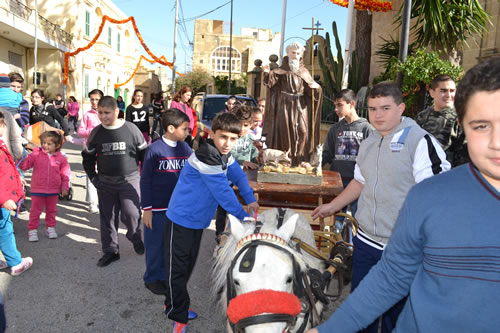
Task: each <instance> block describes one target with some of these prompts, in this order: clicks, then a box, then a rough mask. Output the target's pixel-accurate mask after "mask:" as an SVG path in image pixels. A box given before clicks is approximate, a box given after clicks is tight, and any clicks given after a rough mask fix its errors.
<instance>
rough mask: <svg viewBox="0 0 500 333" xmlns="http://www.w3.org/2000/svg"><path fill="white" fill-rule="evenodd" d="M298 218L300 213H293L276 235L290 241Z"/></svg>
mask: <svg viewBox="0 0 500 333" xmlns="http://www.w3.org/2000/svg"><path fill="white" fill-rule="evenodd" d="M298 220H299V214H293V215H292V216H291V217H290V218H288V220H286V222H285V223H283V225H282V226H281V228H279V229H278V232H277V233H276V235H277V236H279V237H281V238H283V239H284V240H285V241H286V242H288V241H289V240H290V238H291V237H292V236H293V233H294V232H295V227H296V226H297V221H298Z"/></svg>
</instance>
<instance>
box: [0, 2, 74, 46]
mask: <svg viewBox="0 0 500 333" xmlns="http://www.w3.org/2000/svg"><path fill="white" fill-rule="evenodd" d="M0 31H1V33H2V35H3V36H4V37H5V38H7V39H10V40H12V41H14V42H17V43H19V44H21V45H23V46H26V47H33V44H34V37H35V10H34V9H32V8H29V7H28V6H26V5H24V4H23V3H21V2H20V1H18V0H0ZM37 37H38V40H39V47H40V48H57V49H61V50H63V51H69V50H70V48H71V42H72V40H73V35H72V34H70V33H68V32H67V31H65V30H63V29H62V28H61V27H60V26H59V25H57V24H55V23H53V22H51V21H49V20H47V19H46V18H45V17H43V16H42V15H40V14H38V33H37Z"/></svg>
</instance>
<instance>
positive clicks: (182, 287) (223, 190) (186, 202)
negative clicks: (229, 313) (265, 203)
mask: <svg viewBox="0 0 500 333" xmlns="http://www.w3.org/2000/svg"><path fill="white" fill-rule="evenodd" d="M240 129H241V125H240V120H239V119H238V118H237V117H236V116H235V115H234V114H232V113H230V112H226V113H219V114H218V115H217V116H216V117H215V118H214V120H213V122H212V132H213V133H214V134H213V139H209V140H207V141H206V143H205V144H203V145H201V146H200V148H198V149H197V150H196V152H195V153H194V154H192V155H191V156H190V157H189V159H188V160H187V162H186V164H185V165H184V168H183V169H182V172H181V175H180V178H179V180H178V182H177V185H176V187H175V189H174V192H173V194H172V197H171V198H170V202H169V206H168V210H167V223H166V227H165V259H166V269H167V283H168V288H169V293H168V295H167V297H166V300H165V313H166V315H167V318H169V319H172V320H174V333H181V332H185V328H186V324H187V321H188V310H189V302H190V300H189V294H188V291H187V282H188V280H189V277H190V275H191V272H192V271H193V268H194V264H195V262H196V258H197V257H198V250H199V248H200V242H201V236H202V233H203V229H205V228H206V227H208V226H209V225H210V221H211V219H212V217H213V216H214V213H215V210H216V208H217V205H220V206H222V208H224V209H225V210H226V211H228V212H229V213H230V214H232V215H234V216H235V217H237V218H239V219H241V220H243V219H244V218H245V217H248V216H249V215H248V213H247V212H245V210H244V209H243V207H242V206H241V204H240V203H239V201H238V199H237V198H236V195H235V193H234V191H233V190H232V189H231V187H229V182H228V180H230V181H231V182H232V183H233V184H235V185H236V186H238V188H239V191H240V194H241V196H242V197H243V199H244V200H245V202H246V203H247V205H248V211H249V212H250V213H251V214H253V213H255V212H257V210H258V208H259V205H258V204H257V201H256V200H255V197H254V195H253V190H252V189H251V188H250V186H249V185H248V179H247V177H246V175H245V173H244V172H243V171H242V170H241V167H240V166H239V164H238V163H237V162H236V160H235V159H234V158H233V156H231V153H230V152H231V149H232V148H233V146H234V144H235V143H236V141H237V140H238V136H239V133H240ZM200 194H201V195H200Z"/></svg>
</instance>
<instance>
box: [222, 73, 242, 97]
mask: <svg viewBox="0 0 500 333" xmlns="http://www.w3.org/2000/svg"><path fill="white" fill-rule="evenodd" d="M213 79H214V83H215V90H216V92H217V93H218V94H229V89H228V88H229V87H228V81H229V77H228V76H226V75H224V76H223V75H218V76H214V77H213ZM247 84H248V77H247V74H246V73H241V76H240V77H239V78H238V79H236V80H231V95H237V94H246V92H247Z"/></svg>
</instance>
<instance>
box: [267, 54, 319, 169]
mask: <svg viewBox="0 0 500 333" xmlns="http://www.w3.org/2000/svg"><path fill="white" fill-rule="evenodd" d="M313 83H314V80H313V78H312V77H311V74H309V72H308V71H307V69H306V68H305V67H304V65H303V64H302V61H301V62H300V67H299V71H298V72H296V73H293V72H291V71H290V67H289V66H288V57H285V58H284V59H283V65H282V66H281V67H278V68H275V69H273V70H272V71H271V72H269V73H264V84H265V85H266V87H267V88H268V89H267V97H266V111H265V114H264V125H263V129H262V136H265V137H266V145H267V146H268V147H269V148H272V149H279V150H282V151H288V150H290V157H291V159H292V166H297V165H299V164H300V163H301V162H309V161H310V158H311V155H312V153H313V150H314V147H315V146H316V145H318V144H319V138H320V123H321V104H322V91H321V87H319V88H318V89H312V88H311V86H312V84H313ZM313 93H314V99H315V101H314V113H313V108H312V94H313ZM313 114H314V122H313V121H312V120H313ZM313 123H314V135H313ZM313 136H314V138H313Z"/></svg>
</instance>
